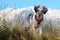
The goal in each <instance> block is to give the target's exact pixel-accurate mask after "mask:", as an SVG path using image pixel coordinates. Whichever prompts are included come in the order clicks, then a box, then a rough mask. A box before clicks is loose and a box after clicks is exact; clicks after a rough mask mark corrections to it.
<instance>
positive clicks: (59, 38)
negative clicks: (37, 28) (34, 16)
mask: <svg viewBox="0 0 60 40" xmlns="http://www.w3.org/2000/svg"><path fill="white" fill-rule="evenodd" d="M50 22H51V21H50ZM49 24H50V25H46V26H45V27H43V33H42V36H40V35H39V34H38V33H33V32H32V31H30V28H29V27H27V28H25V29H23V28H22V27H23V26H22V25H21V24H20V22H19V21H16V24H15V26H14V27H13V26H12V24H11V23H7V22H6V21H5V19H4V18H3V19H2V20H0V40H60V31H59V29H56V28H54V27H53V25H52V24H51V23H49Z"/></svg>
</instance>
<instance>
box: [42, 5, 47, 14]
mask: <svg viewBox="0 0 60 40" xmlns="http://www.w3.org/2000/svg"><path fill="white" fill-rule="evenodd" d="M47 11H48V9H47V8H46V7H45V6H43V12H44V14H46V12H47Z"/></svg>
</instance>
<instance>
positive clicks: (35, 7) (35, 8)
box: [34, 5, 40, 13]
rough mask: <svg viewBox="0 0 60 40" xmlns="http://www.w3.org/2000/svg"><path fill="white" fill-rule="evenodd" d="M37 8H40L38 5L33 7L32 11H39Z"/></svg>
mask: <svg viewBox="0 0 60 40" xmlns="http://www.w3.org/2000/svg"><path fill="white" fill-rule="evenodd" d="M39 7H40V6H39V5H38V6H34V10H35V12H36V13H37V12H38V11H39V10H38V8H39Z"/></svg>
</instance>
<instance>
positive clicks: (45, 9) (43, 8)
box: [34, 5, 48, 14]
mask: <svg viewBox="0 0 60 40" xmlns="http://www.w3.org/2000/svg"><path fill="white" fill-rule="evenodd" d="M34 10H35V12H36V13H37V12H38V11H41V12H43V14H46V12H47V11H48V9H47V8H46V7H45V6H43V7H41V6H40V5H38V6H34Z"/></svg>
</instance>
